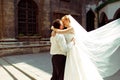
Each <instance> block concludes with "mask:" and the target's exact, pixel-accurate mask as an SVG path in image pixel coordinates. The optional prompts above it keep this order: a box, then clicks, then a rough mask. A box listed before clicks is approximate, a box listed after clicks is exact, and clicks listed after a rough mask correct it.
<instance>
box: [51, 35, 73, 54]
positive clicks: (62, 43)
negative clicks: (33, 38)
mask: <svg viewBox="0 0 120 80" xmlns="http://www.w3.org/2000/svg"><path fill="white" fill-rule="evenodd" d="M50 42H51V48H50V54H51V55H56V54H59V55H65V56H66V54H67V52H68V51H69V48H70V47H69V46H71V45H73V42H72V41H71V43H70V44H67V43H66V40H65V37H64V35H63V34H56V35H55V36H51V38H50Z"/></svg>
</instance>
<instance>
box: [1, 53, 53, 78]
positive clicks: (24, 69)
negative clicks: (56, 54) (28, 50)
mask: <svg viewBox="0 0 120 80" xmlns="http://www.w3.org/2000/svg"><path fill="white" fill-rule="evenodd" d="M51 73H52V65H51V56H50V54H49V52H45V53H36V54H25V55H15V56H8V57H3V58H0V80H50V77H51Z"/></svg>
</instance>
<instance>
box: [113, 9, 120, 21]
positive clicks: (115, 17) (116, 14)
mask: <svg viewBox="0 0 120 80" xmlns="http://www.w3.org/2000/svg"><path fill="white" fill-rule="evenodd" d="M118 18H120V8H119V9H118V10H117V11H116V13H115V15H114V19H118Z"/></svg>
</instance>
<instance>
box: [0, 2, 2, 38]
mask: <svg viewBox="0 0 120 80" xmlns="http://www.w3.org/2000/svg"><path fill="white" fill-rule="evenodd" d="M2 1H3V0H0V39H1V38H2V26H3V24H2V23H3V22H2V19H3V14H2V12H3V11H2V10H3V4H2Z"/></svg>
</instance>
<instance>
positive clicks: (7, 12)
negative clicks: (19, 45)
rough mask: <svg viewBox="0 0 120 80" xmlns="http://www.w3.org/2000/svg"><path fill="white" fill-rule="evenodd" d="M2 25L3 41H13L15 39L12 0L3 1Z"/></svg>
mask: <svg viewBox="0 0 120 80" xmlns="http://www.w3.org/2000/svg"><path fill="white" fill-rule="evenodd" d="M2 5H3V10H2V13H3V15H2V17H3V21H2V22H3V25H2V33H3V39H13V38H15V28H14V0H3V4H2Z"/></svg>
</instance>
